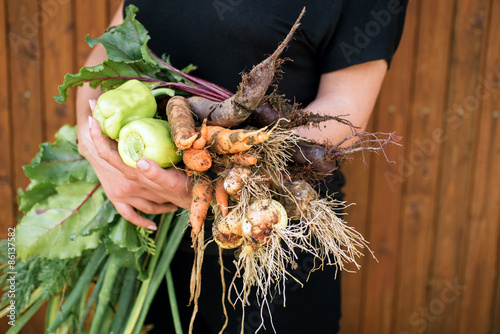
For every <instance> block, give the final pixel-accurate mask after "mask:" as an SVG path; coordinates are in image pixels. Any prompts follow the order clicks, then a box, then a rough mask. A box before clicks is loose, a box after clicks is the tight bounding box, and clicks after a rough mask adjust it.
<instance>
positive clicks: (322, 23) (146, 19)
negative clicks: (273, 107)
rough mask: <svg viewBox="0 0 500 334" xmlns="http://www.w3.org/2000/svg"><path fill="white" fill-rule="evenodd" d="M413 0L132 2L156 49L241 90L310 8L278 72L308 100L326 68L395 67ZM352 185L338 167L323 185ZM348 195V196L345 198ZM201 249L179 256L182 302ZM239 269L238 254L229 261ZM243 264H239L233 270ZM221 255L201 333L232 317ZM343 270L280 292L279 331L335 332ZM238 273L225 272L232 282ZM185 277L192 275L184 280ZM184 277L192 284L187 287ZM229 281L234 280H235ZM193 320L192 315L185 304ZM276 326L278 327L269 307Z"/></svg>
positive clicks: (250, 323) (294, 95)
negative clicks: (382, 63)
mask: <svg viewBox="0 0 500 334" xmlns="http://www.w3.org/2000/svg"><path fill="white" fill-rule="evenodd" d="M407 1H408V0H331V1H321V0H306V1H294V0H286V1H285V0H279V1H277V0H275V1H272V0H252V1H248V0H247V1H243V0H215V1H212V0H211V1H193V0H171V1H161V0H147V1H146V0H127V1H125V6H127V5H128V4H134V5H136V6H137V7H138V8H139V12H138V13H137V19H138V20H139V21H140V22H141V23H142V24H143V25H144V26H145V27H146V29H147V30H148V31H149V34H150V36H151V40H150V42H149V46H150V48H151V49H152V50H153V52H155V53H156V54H158V55H162V54H166V55H168V56H170V60H171V62H172V64H173V65H174V66H175V67H177V68H182V67H184V66H186V65H188V64H194V65H196V66H197V67H198V68H197V70H196V71H195V72H194V73H193V74H194V75H196V76H198V77H201V78H203V79H206V80H208V81H211V82H213V83H216V84H218V85H220V86H222V87H224V88H226V89H229V90H231V91H233V92H234V91H236V89H237V86H238V84H239V83H240V81H241V75H240V74H241V73H242V72H248V71H250V70H251V69H252V67H253V66H254V65H256V64H258V63H259V62H261V61H262V60H263V59H265V58H266V57H267V56H268V55H270V54H271V53H272V52H273V51H274V50H275V49H276V47H277V46H278V44H279V43H280V42H281V41H282V40H283V39H284V38H285V36H286V35H287V33H288V32H289V31H290V28H291V27H292V25H293V23H294V22H295V20H296V19H297V17H298V16H299V14H300V12H301V10H302V8H303V7H306V13H305V15H304V17H303V18H302V20H301V25H300V27H299V29H298V30H297V31H296V33H295V35H294V39H293V40H292V42H291V43H290V44H289V47H288V48H287V49H286V50H285V52H284V53H283V54H282V57H283V58H287V59H288V60H287V61H286V62H285V63H284V64H283V65H282V67H281V72H280V73H279V75H278V76H279V81H278V82H277V83H278V91H279V93H281V94H285V96H286V97H287V98H288V99H290V100H292V101H295V102H299V103H301V104H302V105H303V106H306V105H308V104H309V103H310V102H312V101H313V100H314V98H315V96H316V94H317V89H318V84H319V79H320V76H321V75H322V74H324V73H328V72H331V71H335V70H339V69H343V68H346V67H349V66H352V65H356V64H361V63H365V62H368V61H372V60H379V59H385V60H386V61H387V63H388V65H389V64H390V62H391V59H392V56H393V54H394V52H395V50H396V48H397V46H398V44H399V41H400V38H401V34H402V30H403V23H404V18H405V13H406V6H407ZM343 184H344V181H343V177H342V174H341V173H340V172H338V171H336V172H335V173H334V175H333V177H332V178H330V179H329V182H328V183H321V186H322V188H323V189H322V192H323V193H324V192H326V191H328V193H332V192H340V189H341V187H342V185H343ZM338 198H341V196H338ZM192 259H193V258H192V254H189V253H186V252H182V251H181V252H178V253H177V254H176V258H175V259H174V262H173V264H172V266H173V270H172V272H173V273H174V274H175V275H176V277H174V279H176V284H177V287H178V288H177V293H178V297H179V303H180V305H181V306H182V305H185V303H186V300H187V295H186V294H187V291H188V288H187V286H188V284H189V283H188V282H189V273H190V270H191V264H192ZM297 262H298V264H299V268H298V269H296V270H295V271H292V274H293V275H294V276H295V277H297V278H298V279H299V280H301V281H302V282H305V280H306V278H307V274H308V270H307V269H308V268H309V269H311V266H312V259H311V257H305V258H300V259H299V260H298V261H297ZM225 266H226V267H227V268H228V269H229V270H231V259H230V258H229V259H225ZM233 270H234V269H233ZM218 271H219V269H218V264H217V257H216V256H210V255H209V254H206V256H205V260H204V267H203V273H202V275H203V288H202V294H201V297H200V307H199V314H198V317H197V323H196V325H195V333H204V334H205V333H207V334H208V333H217V332H218V331H219V329H220V328H221V326H222V324H223V322H224V319H223V316H222V308H221V306H220V296H221V288H220V278H219V276H218ZM335 274H336V273H335V268H333V267H327V268H326V269H325V270H324V271H317V272H314V273H313V274H312V275H311V277H310V278H309V281H308V282H306V283H305V284H304V287H303V288H301V287H300V286H299V285H298V284H297V283H295V281H293V280H288V281H290V282H288V283H287V290H286V297H287V306H286V308H283V307H282V305H280V304H281V303H282V301H283V300H282V299H280V298H276V299H275V300H274V302H273V303H272V304H271V305H270V309H271V313H272V316H273V325H274V327H275V329H276V331H277V333H291V334H293V333H336V332H337V331H338V321H339V319H340V284H339V280H338V279H337V280H335V279H333V277H334V276H335ZM233 275H234V271H233V272H232V273H230V272H227V273H226V283H228V282H230V281H231V279H232V277H233ZM182 282H184V283H182ZM182 284H184V285H182ZM228 284H229V283H228ZM162 293H164V292H161V293H159V294H158V298H156V300H155V304H154V305H153V307H152V311H151V312H150V318H149V320H150V321H154V322H155V327H156V329H157V330H156V331H155V333H164V332H168V331H172V327H171V320H169V311H168V305H166V304H168V303H167V302H166V301H167V300H168V299H167V298H166V297H165V296H164V295H162ZM251 302H252V303H254V304H253V305H252V306H249V307H247V308H246V315H247V316H246V320H245V325H244V326H245V328H246V329H245V333H253V332H254V331H255V330H256V329H257V328H258V327H259V325H260V316H261V314H260V308H259V306H257V305H256V304H255V300H252V301H251ZM227 307H228V308H229V309H228V312H229V315H230V319H231V321H230V324H229V327H228V329H227V330H226V331H225V332H224V333H239V329H238V326H239V322H240V320H241V309H237V310H236V311H234V310H232V307H230V306H229V305H228V306H227ZM180 312H181V316H182V319H183V322H184V325H186V324H187V323H188V322H189V316H190V313H189V312H188V310H187V309H184V308H182V307H181V309H180ZM264 313H265V314H264V319H265V321H266V322H265V325H266V329H267V330H262V329H261V330H260V331H259V333H268V332H269V333H273V328H272V326H271V323H270V321H269V315H268V313H266V312H264Z"/></svg>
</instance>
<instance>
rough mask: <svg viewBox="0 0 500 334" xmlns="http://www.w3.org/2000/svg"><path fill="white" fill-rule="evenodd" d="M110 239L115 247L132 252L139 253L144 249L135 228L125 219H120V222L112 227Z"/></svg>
mask: <svg viewBox="0 0 500 334" xmlns="http://www.w3.org/2000/svg"><path fill="white" fill-rule="evenodd" d="M108 238H109V239H110V240H111V241H113V243H114V244H115V245H117V246H119V247H122V248H125V249H127V250H128V251H130V252H137V251H138V250H139V249H141V248H142V247H141V244H140V243H139V239H138V238H137V230H136V228H135V226H134V225H132V224H131V223H130V222H128V221H127V220H126V219H125V218H123V217H120V219H119V220H118V222H117V223H116V224H115V225H113V227H111V229H110V231H109V235H108Z"/></svg>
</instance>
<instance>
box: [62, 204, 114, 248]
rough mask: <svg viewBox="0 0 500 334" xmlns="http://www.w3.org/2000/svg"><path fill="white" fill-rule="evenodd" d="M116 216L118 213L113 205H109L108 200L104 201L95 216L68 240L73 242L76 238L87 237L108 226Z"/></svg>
mask: <svg viewBox="0 0 500 334" xmlns="http://www.w3.org/2000/svg"><path fill="white" fill-rule="evenodd" d="M117 214H118V211H116V209H115V206H114V205H113V203H111V201H110V200H109V199H106V200H105V201H104V205H103V206H102V207H101V209H100V210H99V212H98V213H97V215H96V216H95V217H94V218H92V219H91V220H90V221H89V222H88V223H87V225H85V226H84V227H83V228H82V229H81V230H80V231H78V233H75V234H72V235H70V239H71V240H73V239H74V238H76V237H77V236H83V237H85V236H89V235H91V234H92V233H94V232H96V231H99V230H101V229H104V228H105V227H107V226H108V224H110V223H112V222H113V220H114V219H115V216H116V215H117Z"/></svg>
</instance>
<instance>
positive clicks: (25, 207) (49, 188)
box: [18, 182, 56, 213]
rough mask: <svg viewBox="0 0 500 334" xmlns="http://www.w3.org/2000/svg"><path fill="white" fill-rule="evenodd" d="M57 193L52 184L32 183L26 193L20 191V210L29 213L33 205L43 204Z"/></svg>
mask: <svg viewBox="0 0 500 334" xmlns="http://www.w3.org/2000/svg"><path fill="white" fill-rule="evenodd" d="M55 192H56V188H55V186H54V185H53V184H52V183H40V182H32V183H31V184H30V186H29V187H28V189H27V190H26V191H22V190H21V189H19V190H18V198H19V210H21V211H22V212H23V213H27V212H28V211H29V210H31V208H32V207H33V205H35V204H37V203H40V202H43V201H44V200H46V199H47V198H48V197H50V196H51V195H53V194H54V193H55Z"/></svg>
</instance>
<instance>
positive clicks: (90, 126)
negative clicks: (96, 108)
mask: <svg viewBox="0 0 500 334" xmlns="http://www.w3.org/2000/svg"><path fill="white" fill-rule="evenodd" d="M89 129H92V116H89Z"/></svg>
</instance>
